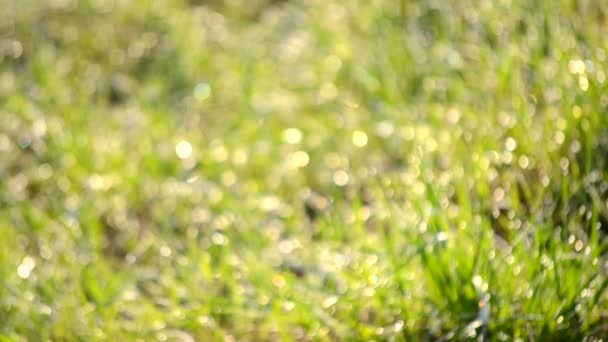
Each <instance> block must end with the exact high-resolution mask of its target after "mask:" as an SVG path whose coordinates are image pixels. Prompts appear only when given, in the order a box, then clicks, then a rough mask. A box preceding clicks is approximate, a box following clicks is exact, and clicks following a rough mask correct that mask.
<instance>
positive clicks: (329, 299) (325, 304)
mask: <svg viewBox="0 0 608 342" xmlns="http://www.w3.org/2000/svg"><path fill="white" fill-rule="evenodd" d="M337 302H338V297H336V296H331V297H327V298H326V299H325V300H324V301H323V304H322V305H323V307H324V308H326V309H327V308H329V307H330V306H333V305H334V304H336V303H337Z"/></svg>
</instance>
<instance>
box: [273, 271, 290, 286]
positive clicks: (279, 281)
mask: <svg viewBox="0 0 608 342" xmlns="http://www.w3.org/2000/svg"><path fill="white" fill-rule="evenodd" d="M286 284H287V282H286V281H285V277H283V276H282V275H280V274H275V275H273V276H272V285H274V286H275V287H278V288H282V287H284V286H285V285H286Z"/></svg>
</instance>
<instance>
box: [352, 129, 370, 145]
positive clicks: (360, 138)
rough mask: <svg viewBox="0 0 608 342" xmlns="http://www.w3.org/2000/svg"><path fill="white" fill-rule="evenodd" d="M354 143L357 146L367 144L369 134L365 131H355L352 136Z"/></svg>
mask: <svg viewBox="0 0 608 342" xmlns="http://www.w3.org/2000/svg"><path fill="white" fill-rule="evenodd" d="M352 140H353V144H354V145H355V146H357V147H363V146H365V145H367V134H365V132H363V131H355V132H354V133H353V136H352Z"/></svg>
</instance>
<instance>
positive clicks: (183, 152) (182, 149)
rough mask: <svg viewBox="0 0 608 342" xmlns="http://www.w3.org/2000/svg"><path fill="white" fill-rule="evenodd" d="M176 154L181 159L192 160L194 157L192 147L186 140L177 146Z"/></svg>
mask: <svg viewBox="0 0 608 342" xmlns="http://www.w3.org/2000/svg"><path fill="white" fill-rule="evenodd" d="M175 153H176V154H177V156H178V157H179V158H180V159H187V158H190V156H191V155H192V145H190V143H189V142H187V141H186V140H182V141H180V142H178V143H177V145H175Z"/></svg>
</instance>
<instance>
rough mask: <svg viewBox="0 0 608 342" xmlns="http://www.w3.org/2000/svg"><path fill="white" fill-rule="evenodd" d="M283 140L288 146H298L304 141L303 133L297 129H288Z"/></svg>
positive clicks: (284, 132)
mask: <svg viewBox="0 0 608 342" xmlns="http://www.w3.org/2000/svg"><path fill="white" fill-rule="evenodd" d="M283 140H284V141H285V142H286V143H288V144H297V143H299V142H300V141H302V132H301V131H300V130H299V129H297V128H288V129H286V130H285V131H283Z"/></svg>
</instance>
